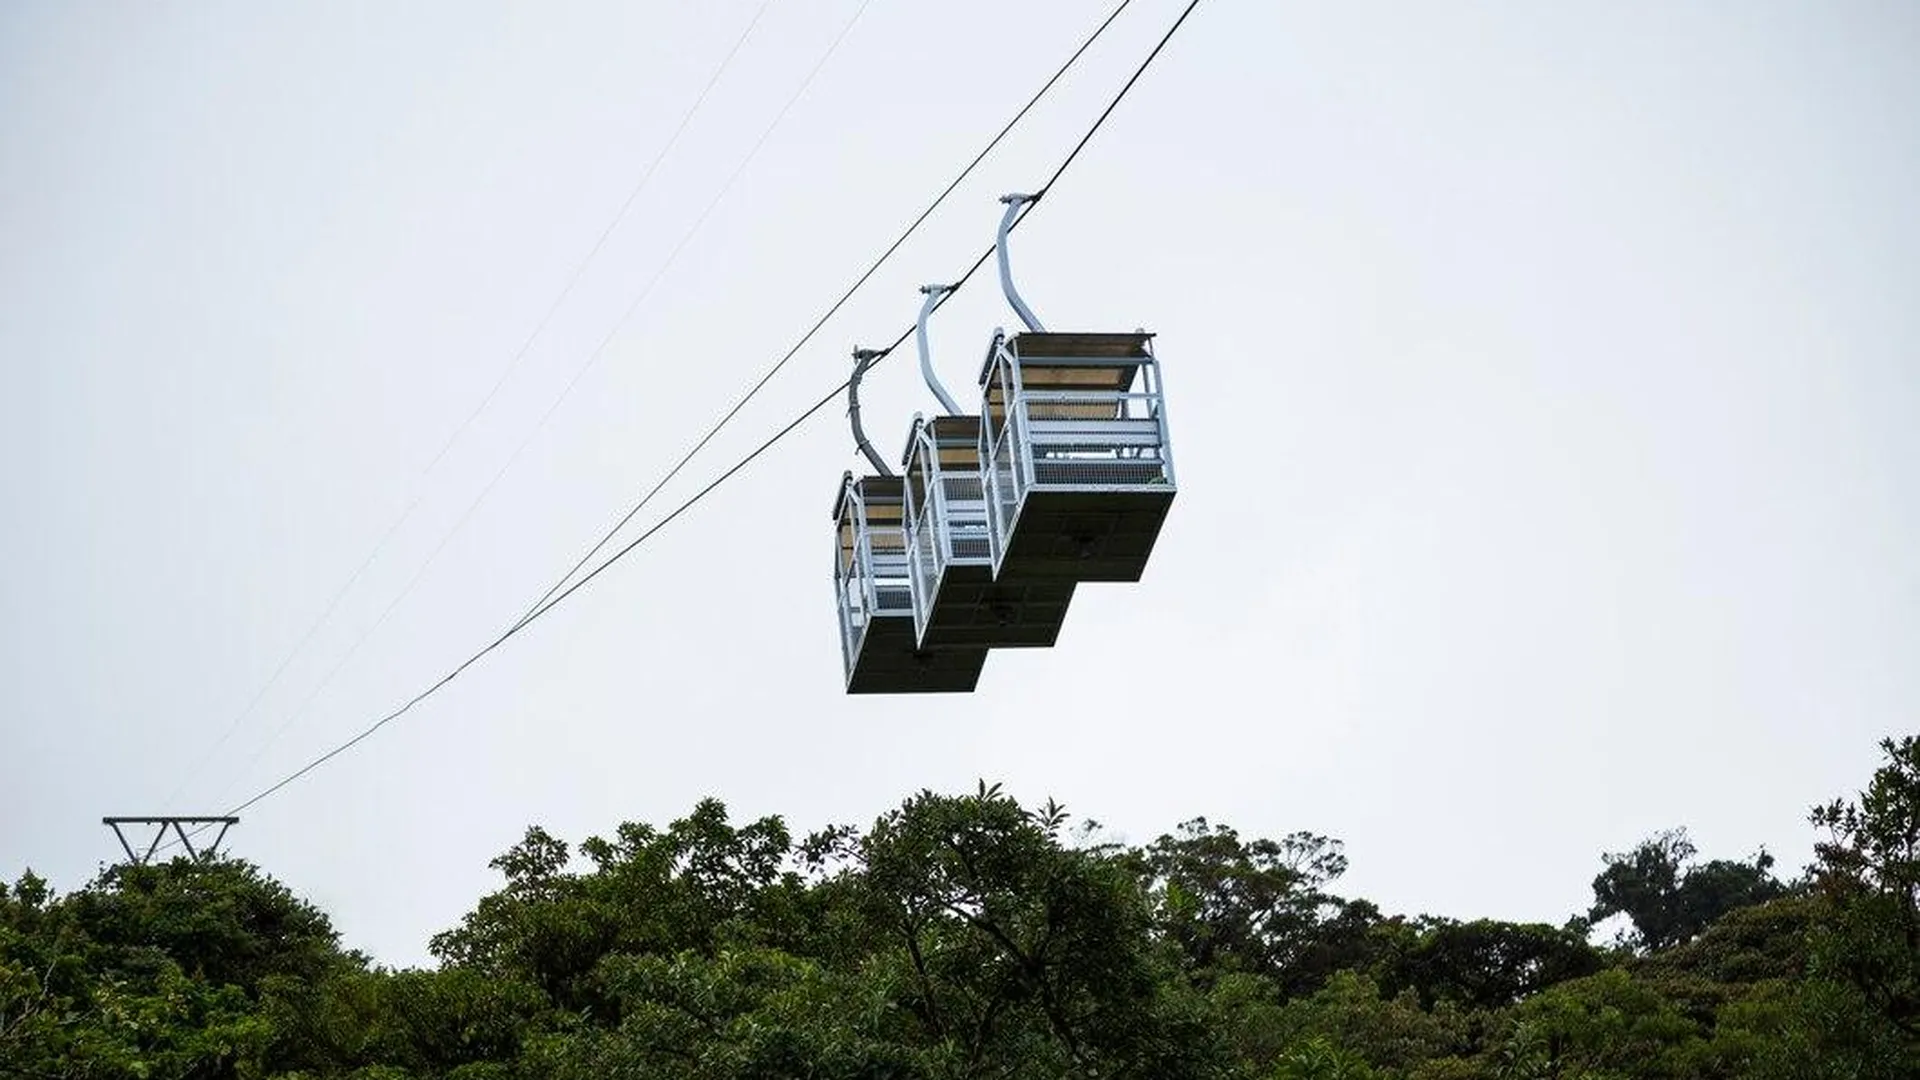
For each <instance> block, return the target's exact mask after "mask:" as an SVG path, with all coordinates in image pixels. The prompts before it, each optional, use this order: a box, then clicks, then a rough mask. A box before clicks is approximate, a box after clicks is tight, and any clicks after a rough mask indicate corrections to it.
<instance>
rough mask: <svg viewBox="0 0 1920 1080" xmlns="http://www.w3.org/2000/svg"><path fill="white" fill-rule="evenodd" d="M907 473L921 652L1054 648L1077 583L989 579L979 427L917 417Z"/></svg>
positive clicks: (961, 420) (955, 419) (975, 422)
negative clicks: (949, 649)
mask: <svg viewBox="0 0 1920 1080" xmlns="http://www.w3.org/2000/svg"><path fill="white" fill-rule="evenodd" d="M904 464H905V467H906V471H905V476H904V480H905V489H906V490H905V494H906V515H907V563H908V580H909V584H910V586H911V589H912V600H913V616H914V630H915V633H916V634H917V640H918V641H919V643H920V645H921V646H922V647H925V648H944V647H954V646H966V645H971V646H981V647H987V648H1034V647H1038V648H1045V647H1048V646H1051V645H1053V643H1054V641H1055V640H1056V639H1057V638H1058V637H1059V635H1060V626H1061V624H1062V623H1063V622H1065V621H1066V617H1067V608H1068V606H1069V604H1070V603H1071V602H1072V600H1073V589H1074V583H1073V582H1070V581H1068V582H1045V583H1033V584H1018V583H1006V582H997V581H995V580H994V576H993V542H992V535H991V526H990V523H989V520H988V515H987V501H986V490H985V482H984V478H983V476H982V474H981V470H980V418H979V417H978V416H940V417H935V418H933V419H931V420H928V419H924V418H921V417H915V418H914V423H913V429H912V431H911V432H910V433H909V436H908V440H907V452H906V454H905V457H904Z"/></svg>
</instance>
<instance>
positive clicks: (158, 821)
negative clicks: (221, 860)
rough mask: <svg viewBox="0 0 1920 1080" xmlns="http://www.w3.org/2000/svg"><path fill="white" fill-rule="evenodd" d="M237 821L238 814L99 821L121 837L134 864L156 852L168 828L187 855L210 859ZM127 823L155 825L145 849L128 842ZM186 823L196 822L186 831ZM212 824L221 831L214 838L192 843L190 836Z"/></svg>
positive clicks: (115, 836) (129, 858) (116, 837)
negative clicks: (234, 815)
mask: <svg viewBox="0 0 1920 1080" xmlns="http://www.w3.org/2000/svg"><path fill="white" fill-rule="evenodd" d="M239 822H240V819H239V818H237V817H183V816H180V815H177V814H176V815H159V816H155V817H103V818H101V819H100V824H102V825H105V826H106V827H107V828H109V829H112V830H113V836H114V839H116V840H118V841H120V847H121V850H123V851H125V852H126V853H127V861H128V862H130V863H133V864H134V865H136V866H145V865H146V864H147V863H148V862H149V861H151V860H152V859H153V856H154V855H155V853H157V852H158V851H159V850H160V844H161V842H162V841H164V840H165V839H166V838H167V832H168V831H169V830H171V831H172V832H173V835H174V837H175V839H176V840H177V841H178V843H179V844H180V846H181V847H182V848H185V849H186V852H187V857H188V858H190V859H201V860H204V859H211V858H213V857H214V856H216V855H218V854H219V853H220V842H221V841H223V840H225V839H226V838H227V830H228V829H231V828H232V827H233V826H235V825H237V824H239ZM128 825H151V826H153V827H154V829H153V840H152V841H151V842H150V843H148V844H147V846H146V850H144V851H140V850H136V849H135V847H134V845H132V844H130V843H128V842H127V834H126V830H125V827H126V826H128ZM189 825H192V826H196V828H194V829H193V830H192V831H188V829H187V826H189ZM215 825H218V826H220V831H219V832H217V833H215V834H214V835H213V839H212V840H211V841H209V842H206V843H203V844H201V845H200V846H199V847H197V848H196V847H194V845H193V838H194V837H195V836H196V835H198V834H199V833H200V832H202V831H203V830H205V829H208V828H212V827H213V826H215Z"/></svg>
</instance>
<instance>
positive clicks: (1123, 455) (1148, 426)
mask: <svg viewBox="0 0 1920 1080" xmlns="http://www.w3.org/2000/svg"><path fill="white" fill-rule="evenodd" d="M1106 363H1108V362H1105V361H1102V360H1099V359H1089V358H1062V357H1045V356H1019V357H1016V356H1014V355H1013V353H1012V351H1011V350H1010V349H1009V348H1008V347H1007V345H1006V343H1005V341H1004V340H1003V341H1001V342H998V343H996V345H995V347H994V356H993V360H992V362H991V364H990V365H989V366H988V369H987V372H986V377H985V378H984V379H983V382H982V389H983V391H984V392H985V393H986V394H987V396H988V401H987V402H986V403H983V415H982V417H981V428H980V430H981V450H982V454H981V460H982V468H981V472H982V476H983V479H984V480H985V483H986V492H985V494H986V501H987V512H988V513H987V516H988V520H989V523H990V526H991V527H990V529H989V534H990V540H991V551H992V557H993V565H994V566H995V568H996V569H997V568H998V567H999V566H1000V564H1001V562H1002V560H1003V559H1004V558H1005V554H1006V546H1007V544H1008V543H1009V542H1010V541H1011V540H1012V537H1013V529H1014V526H1015V524H1016V523H1017V521H1018V519H1019V516H1020V510H1021V507H1022V506H1024V505H1025V503H1026V498H1027V495H1028V493H1029V492H1030V491H1032V490H1034V489H1036V488H1040V489H1044V490H1053V491H1085V492H1110V491H1134V490H1166V489H1169V488H1171V487H1173V486H1174V473H1173V454H1172V440H1171V438H1170V437H1169V434H1168V430H1167V409H1166V398H1165V394H1164V392H1163V390H1162V387H1161V383H1160V368H1159V363H1158V361H1156V360H1155V359H1153V357H1152V356H1150V355H1149V356H1146V357H1144V358H1141V359H1139V360H1137V361H1136V363H1137V364H1138V369H1139V373H1140V374H1139V377H1138V379H1137V380H1136V385H1137V387H1138V388H1137V389H1132V388H1130V389H1125V390H1082V389H1059V390H1055V389H1044V390H1042V389H1031V388H1028V387H1027V386H1025V385H1024V384H1023V382H1024V381H1023V379H1022V369H1023V368H1038V367H1075V366H1082V367H1099V366H1105V365H1106ZM996 393H997V394H998V396H999V397H1000V400H1001V402H1002V408H1001V410H1000V413H1001V415H1000V418H999V420H998V423H997V424H996V422H995V418H994V415H993V412H994V410H993V409H992V408H991V407H990V406H991V404H992V402H991V399H992V397H993V396H994V395H995V394H996Z"/></svg>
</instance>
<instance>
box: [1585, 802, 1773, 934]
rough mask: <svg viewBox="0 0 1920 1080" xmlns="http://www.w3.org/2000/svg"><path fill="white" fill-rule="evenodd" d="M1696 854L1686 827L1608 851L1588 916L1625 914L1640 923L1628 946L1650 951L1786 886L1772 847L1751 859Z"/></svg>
mask: <svg viewBox="0 0 1920 1080" xmlns="http://www.w3.org/2000/svg"><path fill="white" fill-rule="evenodd" d="M1695 854H1696V851H1695V849H1694V846H1693V842H1692V841H1690V840H1689V839H1687V832H1686V830H1685V829H1673V830H1670V831H1668V832H1663V833H1660V834H1659V835H1657V836H1654V837H1651V838H1649V839H1646V840H1642V841H1641V842H1640V843H1639V845H1638V846H1636V847H1635V848H1633V850H1631V851H1627V852H1622V853H1619V854H1612V853H1609V854H1606V855H1603V856H1601V860H1602V861H1603V862H1605V863H1606V869H1605V870H1602V871H1601V872H1600V874H1599V875H1598V876H1596V877H1595V878H1594V879H1593V906H1592V907H1591V908H1590V909H1588V911H1587V919H1588V920H1589V921H1590V922H1595V923H1597V922H1599V921H1601V920H1602V919H1606V918H1609V917H1611V916H1614V915H1625V916H1626V917H1627V919H1628V920H1629V921H1630V922H1631V923H1632V925H1633V932H1632V933H1631V934H1629V935H1627V943H1628V944H1631V945H1632V946H1634V947H1635V948H1637V949H1639V950H1640V951H1642V952H1647V951H1651V950H1655V949H1665V948H1669V947H1671V946H1674V945H1679V944H1681V943H1683V942H1687V941H1691V940H1692V939H1693V938H1694V937H1695V935H1697V934H1699V933H1700V932H1701V931H1702V930H1705V929H1706V928H1707V927H1708V926H1710V925H1712V924H1713V922H1714V920H1716V919H1718V918H1720V916H1722V915H1725V914H1726V913H1727V912H1729V911H1733V910H1735V909H1736V908H1742V907H1749V906H1751V905H1754V904H1759V903H1764V902H1766V901H1768V900H1771V899H1773V898H1775V897H1778V896H1781V895H1784V894H1785V893H1786V891H1787V890H1786V886H1785V885H1782V884H1781V883H1780V881H1779V880H1778V879H1776V878H1775V877H1774V876H1773V872H1772V871H1773V861H1774V860H1773V856H1772V855H1769V854H1767V853H1766V852H1765V851H1762V852H1760V853H1759V854H1758V855H1756V856H1754V858H1753V861H1752V862H1731V861H1728V860H1724V859H1715V860H1713V861H1712V862H1707V863H1695V862H1694V861H1693V857H1694V855H1695Z"/></svg>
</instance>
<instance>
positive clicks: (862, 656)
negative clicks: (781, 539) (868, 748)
mask: <svg viewBox="0 0 1920 1080" xmlns="http://www.w3.org/2000/svg"><path fill="white" fill-rule="evenodd" d="M833 516H834V545H833V548H834V550H833V591H834V602H835V606H836V607H837V608H838V609H839V616H840V650H841V657H842V659H843V661H844V666H845V673H846V685H847V693H849V694H913V693H940V692H965V691H970V690H972V689H973V688H974V686H975V684H977V683H978V682H979V681H980V671H981V668H982V667H984V666H985V664H986V662H987V650H986V649H984V648H958V649H922V648H921V647H920V646H919V643H918V641H917V640H916V639H917V636H918V635H917V634H916V632H915V627H914V618H913V595H912V585H911V584H910V582H909V581H908V566H907V544H906V530H905V504H904V500H903V486H902V481H901V478H900V477H897V476H865V477H859V478H855V476H854V475H853V474H852V473H847V474H846V476H845V477H843V478H842V479H841V483H840V493H839V497H838V498H837V499H836V500H835V503H834V512H833Z"/></svg>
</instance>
